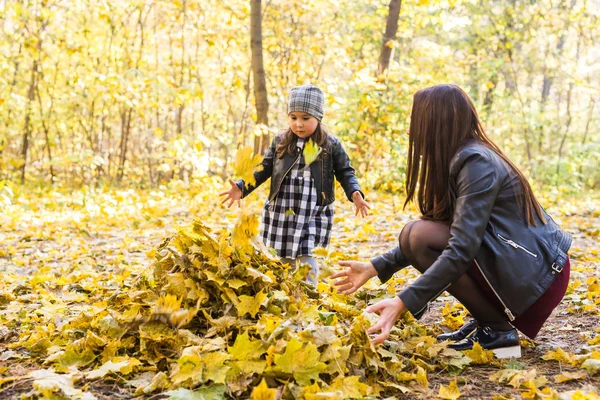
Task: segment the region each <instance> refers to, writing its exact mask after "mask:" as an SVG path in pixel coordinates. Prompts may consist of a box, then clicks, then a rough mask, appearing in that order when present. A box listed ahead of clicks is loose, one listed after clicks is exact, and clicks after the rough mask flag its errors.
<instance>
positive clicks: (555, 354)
mask: <svg viewBox="0 0 600 400" xmlns="http://www.w3.org/2000/svg"><path fill="white" fill-rule="evenodd" d="M542 359H544V360H555V361H560V362H565V363H568V364H572V363H573V356H572V355H571V354H570V353H567V352H566V351H564V350H563V349H561V348H560V347H559V348H558V349H556V350H555V351H549V352H548V353H546V354H544V355H543V356H542Z"/></svg>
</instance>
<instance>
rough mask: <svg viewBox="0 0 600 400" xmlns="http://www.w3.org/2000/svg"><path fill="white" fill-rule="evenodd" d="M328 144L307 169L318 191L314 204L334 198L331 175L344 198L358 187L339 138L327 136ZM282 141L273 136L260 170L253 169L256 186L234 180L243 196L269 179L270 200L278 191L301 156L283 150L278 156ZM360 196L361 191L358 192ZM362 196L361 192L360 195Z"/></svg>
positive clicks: (350, 197) (349, 196)
mask: <svg viewBox="0 0 600 400" xmlns="http://www.w3.org/2000/svg"><path fill="white" fill-rule="evenodd" d="M328 138H329V139H328V141H329V142H328V146H326V147H327V148H324V149H323V150H322V151H321V154H320V155H319V157H318V158H317V159H316V160H315V161H314V162H313V163H311V164H310V172H311V175H312V178H313V181H314V183H315V186H316V190H317V204H318V205H327V204H331V203H333V201H334V200H335V192H334V181H333V179H334V176H335V178H336V179H337V180H338V181H339V182H340V184H341V185H342V188H343V189H344V192H346V197H347V198H348V200H350V201H352V193H354V192H356V191H359V192H360V186H359V184H358V179H356V174H355V173H354V168H352V166H350V159H349V158H348V154H346V151H345V150H344V148H343V147H342V144H341V143H340V141H339V140H338V139H337V138H336V137H334V136H331V135H329V136H328ZM280 140H281V134H279V135H277V136H275V138H274V139H273V141H272V142H271V146H269V148H268V149H267V151H266V152H265V156H264V158H263V161H262V167H263V169H262V171H259V172H255V173H254V178H255V179H256V185H254V186H251V185H245V184H244V181H243V180H241V179H240V180H238V181H237V182H236V184H237V186H238V187H239V188H240V189H241V190H242V198H244V197H246V196H247V195H249V194H250V193H252V191H253V190H254V189H256V188H257V187H258V186H260V185H261V184H262V183H264V182H265V181H266V180H267V179H269V178H271V189H270V191H269V201H273V199H275V197H276V196H277V193H279V189H280V188H281V183H282V182H283V178H285V176H286V175H287V174H288V173H289V172H290V170H291V169H292V166H293V165H294V164H295V163H296V162H298V160H299V159H300V153H296V154H294V155H290V154H288V153H286V154H285V155H284V156H283V158H278V157H277V155H276V153H275V150H276V148H277V143H279V141H280ZM360 193H361V195H362V192H360ZM363 197H364V195H363Z"/></svg>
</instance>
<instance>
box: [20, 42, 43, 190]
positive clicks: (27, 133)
mask: <svg viewBox="0 0 600 400" xmlns="http://www.w3.org/2000/svg"><path fill="white" fill-rule="evenodd" d="M40 44H41V41H40ZM37 69H38V60H35V61H33V65H32V67H31V80H30V82H29V90H28V92H27V109H26V110H25V123H24V126H23V147H22V148H21V157H22V158H23V165H21V183H25V171H26V169H27V153H28V151H29V138H30V137H31V107H32V106H33V102H34V100H35V89H36V86H37Z"/></svg>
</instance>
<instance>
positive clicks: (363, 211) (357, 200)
mask: <svg viewBox="0 0 600 400" xmlns="http://www.w3.org/2000/svg"><path fill="white" fill-rule="evenodd" d="M352 202H353V203H354V207H356V212H355V213H354V216H357V215H358V213H360V216H361V217H363V218H364V217H366V216H367V215H369V211H368V210H370V209H371V207H370V206H369V203H367V202H366V201H365V199H363V197H362V195H361V194H360V192H358V191H356V192H354V193H352Z"/></svg>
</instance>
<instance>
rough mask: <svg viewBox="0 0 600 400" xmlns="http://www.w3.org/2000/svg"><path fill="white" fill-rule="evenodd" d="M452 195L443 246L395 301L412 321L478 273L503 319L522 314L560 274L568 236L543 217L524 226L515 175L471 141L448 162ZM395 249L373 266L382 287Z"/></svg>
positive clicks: (395, 263)
mask: <svg viewBox="0 0 600 400" xmlns="http://www.w3.org/2000/svg"><path fill="white" fill-rule="evenodd" d="M450 190H452V191H453V193H454V194H455V195H456V201H455V209H454V214H453V221H452V223H451V225H450V240H449V242H448V246H447V247H446V249H445V250H444V251H443V252H442V254H441V255H440V256H439V257H438V259H437V260H436V261H435V262H434V263H433V265H432V266H431V267H430V268H428V269H427V270H426V271H425V273H424V274H422V275H421V276H420V277H419V278H418V279H417V280H415V282H414V283H413V284H411V285H410V286H409V287H407V288H406V289H405V290H404V291H402V292H401V293H400V294H399V297H400V298H401V299H402V301H403V302H404V304H405V305H406V307H407V308H408V310H409V311H410V312H411V313H412V314H413V315H417V316H418V315H421V314H422V312H423V310H425V309H426V307H427V305H428V303H429V302H430V301H431V300H433V299H434V298H436V297H437V296H439V295H440V294H441V293H442V292H443V291H444V290H446V289H447V288H448V286H450V284H452V283H453V282H455V281H456V280H457V279H458V278H460V277H461V276H462V275H463V274H465V273H466V272H467V270H468V269H469V268H471V266H472V265H473V264H475V267H476V268H479V269H480V271H481V273H482V274H483V276H484V277H485V279H486V280H487V282H488V283H489V285H490V286H491V288H492V289H493V291H494V292H495V293H496V295H497V297H498V299H499V300H500V302H501V303H502V304H503V306H504V312H505V313H506V315H507V316H508V318H509V320H511V321H512V320H514V319H515V318H516V317H518V316H519V315H521V314H522V313H523V312H524V311H525V310H527V309H528V308H529V307H530V306H531V305H532V304H533V303H535V301H536V300H537V299H539V298H540V296H541V295H542V294H543V293H544V292H545V291H546V289H548V287H549V286H550V284H551V283H552V282H553V281H554V279H555V278H556V275H557V274H558V273H560V272H561V271H562V268H563V266H564V265H565V262H566V260H567V251H568V250H569V247H570V246H571V240H572V238H571V236H570V235H569V234H568V233H567V232H565V231H563V230H562V229H561V228H560V227H559V226H558V225H557V224H556V223H555V222H554V221H553V220H552V218H550V217H549V216H548V214H546V212H545V211H543V215H544V217H545V219H546V221H547V223H546V224H543V223H542V222H541V221H539V220H538V219H537V217H536V223H537V226H533V225H531V226H527V223H526V222H525V221H526V219H525V216H524V215H523V212H522V208H521V206H520V204H519V203H518V202H517V200H516V198H515V192H517V193H521V191H522V186H521V185H520V183H519V181H518V179H517V176H516V175H515V174H514V172H512V170H511V169H510V167H509V166H508V165H507V164H506V163H505V162H504V160H502V158H500V157H499V156H498V155H497V154H496V153H495V152H493V151H492V150H490V149H489V148H487V147H485V146H484V145H482V144H479V143H474V142H471V143H469V144H467V145H465V146H464V147H462V148H461V149H460V150H459V151H458V152H457V154H456V155H455V156H454V157H453V159H452V161H451V163H450ZM400 256H401V253H400V249H399V248H396V249H394V250H392V251H390V252H388V253H387V254H385V255H383V256H379V257H376V258H374V259H373V260H372V262H373V265H374V266H375V268H376V269H377V271H378V273H379V278H380V279H381V280H382V282H385V281H387V280H388V279H389V278H390V277H391V276H392V275H393V274H394V272H396V271H397V270H398V269H399V268H400V266H399V265H398V260H399V259H400V258H399V257H400Z"/></svg>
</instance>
